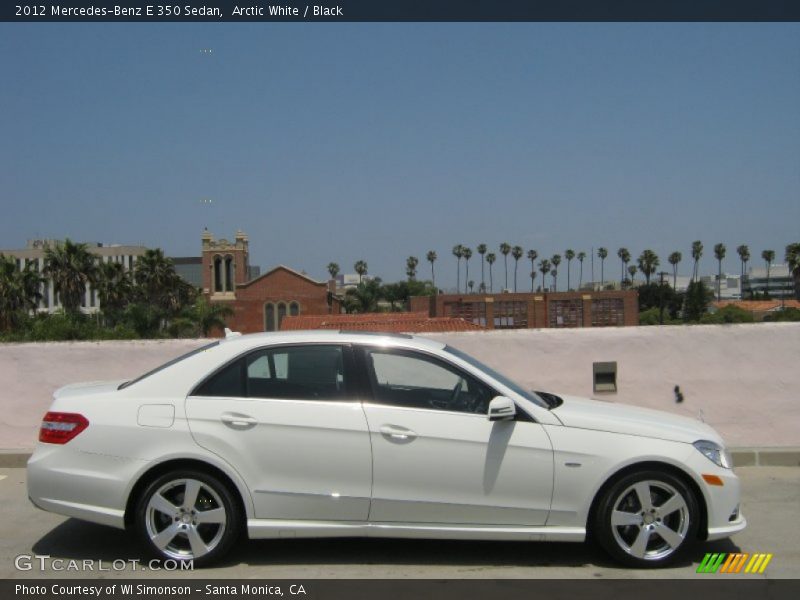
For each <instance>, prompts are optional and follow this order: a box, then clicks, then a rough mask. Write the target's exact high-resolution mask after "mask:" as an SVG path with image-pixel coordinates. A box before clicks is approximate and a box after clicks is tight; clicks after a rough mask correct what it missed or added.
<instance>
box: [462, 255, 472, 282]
mask: <svg viewBox="0 0 800 600" xmlns="http://www.w3.org/2000/svg"><path fill="white" fill-rule="evenodd" d="M462 253H463V255H464V267H465V271H464V280H469V259H470V258H472V249H471V248H468V247H466V246H464V248H463V249H462ZM464 291H465V292H466V291H467V290H466V289H464Z"/></svg>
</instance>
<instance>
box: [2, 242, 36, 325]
mask: <svg viewBox="0 0 800 600" xmlns="http://www.w3.org/2000/svg"><path fill="white" fill-rule="evenodd" d="M33 265H34V263H32V262H29V263H27V264H26V265H25V266H24V267H22V268H21V269H18V268H17V261H16V260H15V259H14V258H12V257H10V256H5V255H3V254H0V331H6V330H9V329H12V328H13V327H15V326H16V325H17V324H18V322H19V319H20V318H21V317H22V315H24V314H25V313H28V312H30V311H34V310H36V308H37V306H38V305H39V300H41V299H42V293H41V287H42V283H43V282H44V280H43V279H42V277H41V276H40V275H39V273H38V271H37V270H36V268H35V267H34V266H33Z"/></svg>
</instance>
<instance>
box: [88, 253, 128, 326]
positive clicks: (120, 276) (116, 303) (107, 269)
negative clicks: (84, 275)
mask: <svg viewBox="0 0 800 600" xmlns="http://www.w3.org/2000/svg"><path fill="white" fill-rule="evenodd" d="M95 288H96V289H97V298H98V300H99V301H100V308H101V309H102V310H103V313H104V314H105V316H106V318H109V317H110V318H111V320H112V321H113V320H114V317H115V316H116V315H117V314H118V313H119V311H121V310H123V309H124V308H125V306H126V305H127V304H128V303H129V302H130V301H131V299H132V297H133V281H132V280H131V275H130V271H126V270H125V267H124V266H123V265H122V263H118V262H101V263H100V264H99V265H98V277H97V281H96V282H95Z"/></svg>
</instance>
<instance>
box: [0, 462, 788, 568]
mask: <svg viewBox="0 0 800 600" xmlns="http://www.w3.org/2000/svg"><path fill="white" fill-rule="evenodd" d="M737 472H738V474H739V476H740V477H741V479H742V489H743V502H742V506H743V511H744V513H745V515H746V517H747V519H748V522H749V526H748V528H747V529H746V530H745V531H744V532H742V533H740V534H738V535H737V536H735V537H734V538H733V539H731V540H723V541H719V542H713V543H705V544H700V545H698V546H697V547H696V548H695V549H694V551H693V552H692V555H691V557H690V559H689V560H687V561H685V562H683V563H681V564H678V565H676V566H674V567H671V568H669V569H661V570H655V571H653V570H630V569H625V568H621V567H619V566H617V565H616V564H614V563H612V562H611V561H610V560H609V559H608V558H606V556H605V555H604V554H603V553H602V552H601V551H599V550H597V549H595V548H594V547H593V546H590V545H585V544H565V543H533V542H529V543H524V542H513V543H508V542H460V541H459V542H455V541H447V542H445V541H424V540H379V539H331V540H279V541H272V540H256V541H245V542H242V543H240V544H238V545H237V548H236V549H235V551H234V553H233V555H232V556H231V558H230V559H229V560H228V561H227V562H226V563H225V564H223V565H221V566H219V567H215V568H213V569H204V570H202V571H197V572H195V573H193V574H191V573H185V572H184V573H180V572H174V571H151V570H147V571H143V570H140V569H139V570H133V565H132V563H125V564H124V565H123V569H122V570H119V571H115V570H113V569H112V565H113V561H115V560H123V561H124V560H135V559H139V558H141V553H140V550H139V548H138V546H137V545H136V543H135V542H133V541H132V540H131V539H130V538H129V537H128V535H127V534H126V533H125V532H123V531H118V530H115V529H111V528H107V527H102V526H99V525H92V524H89V523H84V522H81V521H77V520H75V519H67V518H64V517H59V516H57V515H54V514H51V513H45V512H42V511H40V510H38V509H36V508H35V507H34V506H33V505H31V504H30V502H28V500H27V496H26V492H25V471H24V469H0V510H2V518H1V519H0V523H1V525H0V527H2V536H0V578H53V577H65V578H81V577H83V578H86V577H100V578H134V577H147V578H150V577H153V578H171V577H177V578H184V577H202V578H206V577H213V578H236V579H244V578H257V579H297V578H304V579H319V578H338V579H342V578H423V579H428V578H458V579H462V578H547V579H584V578H626V579H653V578H687V579H695V578H698V577H706V578H707V577H716V576H709V575H698V574H697V573H696V570H697V566H698V564H699V561H700V560H701V559H702V557H703V555H704V553H706V552H748V553H755V552H765V553H766V552H768V553H772V554H774V558H773V559H772V561H771V562H770V564H769V566H768V568H767V570H766V572H765V573H764V574H763V575H747V577H749V578H798V577H800V545H798V543H797V540H798V539H800V469H794V468H785V467H760V468H752V467H744V468H741V469H738V470H737ZM34 554H36V555H49V556H50V557H51V559H63V560H64V561H65V563H64V564H69V563H68V561H70V560H74V561H79V562H80V563H81V564H82V561H84V560H88V561H91V563H90V564H92V565H94V567H95V569H98V568H100V566H102V565H105V567H107V568H109V569H110V570H109V571H104V572H99V573H96V574H95V573H93V572H87V571H85V570H72V571H66V570H60V571H57V570H54V569H53V568H52V565H50V568H48V569H46V570H44V571H40V570H39V569H38V568H37V566H36V565H34V568H32V569H31V570H28V571H20V570H17V569H16V568H15V557H17V556H20V555H23V556H26V555H27V556H31V555H34ZM24 560H25V559H23V562H24ZM98 561H102V563H100V562H98ZM62 567H63V565H62ZM726 577H730V576H726Z"/></svg>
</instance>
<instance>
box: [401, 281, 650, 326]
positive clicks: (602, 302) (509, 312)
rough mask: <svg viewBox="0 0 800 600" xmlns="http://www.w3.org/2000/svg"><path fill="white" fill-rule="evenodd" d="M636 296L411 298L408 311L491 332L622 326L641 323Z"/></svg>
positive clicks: (551, 294)
mask: <svg viewBox="0 0 800 600" xmlns="http://www.w3.org/2000/svg"><path fill="white" fill-rule="evenodd" d="M638 298H639V294H638V292H636V291H635V290H624V291H618V290H614V291H596V292H542V293H530V292H524V293H502V294H440V295H439V296H415V297H413V298H411V306H410V310H411V311H412V312H426V313H427V314H428V315H430V316H431V317H456V318H462V319H465V320H467V321H470V322H472V323H475V324H477V325H480V326H482V327H485V328H487V329H525V328H529V329H531V328H537V329H538V328H554V327H620V326H630V325H638V324H639V300H638Z"/></svg>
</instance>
